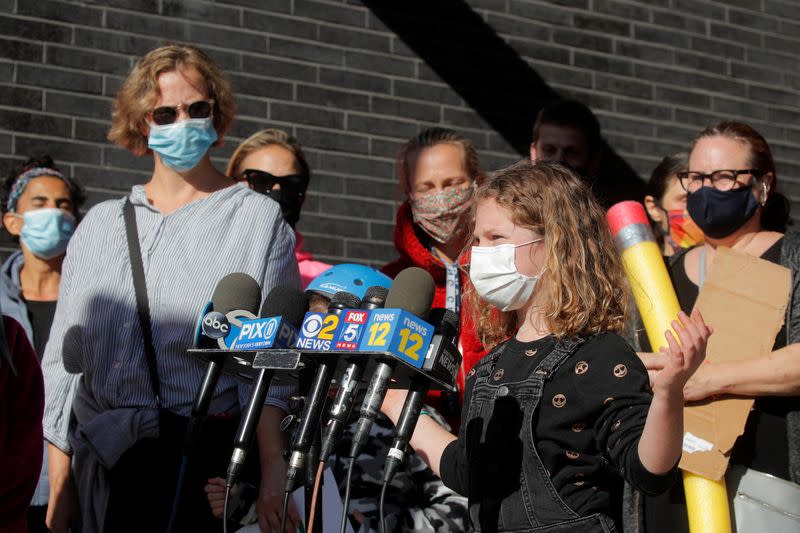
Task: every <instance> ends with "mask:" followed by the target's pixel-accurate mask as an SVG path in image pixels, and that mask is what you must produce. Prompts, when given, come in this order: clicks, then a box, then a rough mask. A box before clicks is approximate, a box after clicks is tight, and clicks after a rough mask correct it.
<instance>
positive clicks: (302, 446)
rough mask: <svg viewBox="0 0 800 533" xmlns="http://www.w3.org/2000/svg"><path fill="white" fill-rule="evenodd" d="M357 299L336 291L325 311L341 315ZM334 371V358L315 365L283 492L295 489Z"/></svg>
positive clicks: (353, 305) (317, 425) (356, 301)
mask: <svg viewBox="0 0 800 533" xmlns="http://www.w3.org/2000/svg"><path fill="white" fill-rule="evenodd" d="M360 305H361V300H360V299H359V298H358V297H357V296H354V295H352V294H350V293H349V292H344V291H340V292H337V293H336V294H334V295H333V298H332V299H331V303H330V304H329V305H328V314H329V315H335V316H341V315H342V312H343V311H344V310H345V309H358V307H359V306H360ZM334 370H336V361H333V360H324V359H323V360H321V361H320V362H319V363H318V364H317V368H316V371H315V373H314V377H313V379H312V380H311V385H310V387H309V391H308V394H307V395H306V404H305V406H304V407H303V414H302V416H301V418H300V427H298V428H297V433H296V434H295V440H294V445H293V446H292V454H291V456H290V457H289V469H288V470H287V472H286V491H287V492H291V491H293V490H294V489H295V479H296V477H297V474H298V472H300V470H302V468H303V465H304V464H305V457H306V454H307V453H308V450H309V449H310V448H311V444H312V442H313V441H314V438H315V436H316V434H317V433H316V430H317V428H318V427H319V421H320V416H321V415H322V408H323V406H324V405H325V399H326V398H327V396H328V389H329V388H330V386H331V379H332V378H333V371H334Z"/></svg>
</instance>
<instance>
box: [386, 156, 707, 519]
mask: <svg viewBox="0 0 800 533" xmlns="http://www.w3.org/2000/svg"><path fill="white" fill-rule="evenodd" d="M474 202H475V203H474V204H473V207H472V210H471V213H470V214H471V217H470V221H469V223H468V224H467V228H469V230H470V235H471V236H472V255H471V261H470V264H469V275H470V279H471V280H472V284H473V286H474V290H470V291H469V292H468V293H467V298H466V299H467V301H468V302H474V305H471V306H470V309H472V310H473V311H474V312H475V324H476V325H477V328H478V332H479V334H480V336H481V338H482V339H485V340H486V342H487V344H488V345H490V346H491V347H492V350H491V351H490V352H489V354H487V355H486V356H485V357H484V358H483V359H482V360H481V361H480V362H479V363H478V364H476V365H475V366H474V367H473V368H472V370H470V371H469V373H468V374H467V383H466V393H465V401H464V415H463V420H462V422H461V431H460V433H459V434H458V436H457V437H456V436H455V435H453V434H450V433H449V432H447V431H445V430H444V429H443V428H442V427H441V426H440V425H438V424H436V423H435V422H433V421H432V420H430V419H429V418H428V417H420V419H419V421H418V422H417V426H416V430H415V432H414V435H413V436H412V438H411V446H412V447H413V448H414V450H415V451H416V452H417V453H418V454H419V455H420V456H421V457H423V458H424V459H425V461H427V462H428V464H429V465H430V467H431V469H432V470H433V471H434V472H435V473H437V474H438V475H440V476H441V478H442V481H443V482H444V484H445V485H447V486H448V487H449V488H451V489H453V490H454V491H456V492H457V493H459V494H462V495H464V496H466V497H467V498H468V501H469V513H470V518H471V522H472V527H473V528H474V530H476V531H482V532H486V533H489V532H494V531H538V532H542V533H556V532H565V531H576V532H577V531H580V532H584V533H603V532H608V531H617V530H619V528H620V525H619V523H620V518H621V516H620V514H621V513H620V511H621V509H620V508H619V507H618V506H617V505H615V504H616V503H617V502H619V497H620V496H621V491H622V480H623V478H624V479H625V480H627V481H628V482H629V483H631V484H632V485H633V486H634V487H636V488H637V489H639V490H642V491H644V492H645V493H657V492H660V491H663V490H665V489H666V488H667V487H669V485H670V484H671V483H672V482H674V481H675V480H676V479H677V475H676V474H677V468H676V467H677V463H678V459H679V458H680V455H681V441H682V437H683V429H682V426H683V395H682V391H683V386H684V383H685V382H686V380H687V379H688V378H689V377H690V376H691V375H692V373H693V372H694V370H695V369H696V368H697V367H698V366H699V365H700V363H701V362H702V361H703V358H704V356H705V348H706V343H707V340H708V336H709V335H710V333H711V331H710V329H709V328H708V327H707V326H706V325H705V324H704V323H703V319H702V317H701V316H700V313H699V312H696V311H695V312H694V313H693V314H692V316H691V317H689V316H687V315H685V314H683V313H681V314H680V315H679V316H678V317H676V320H675V321H673V323H672V327H673V329H674V331H675V333H674V334H673V333H672V331H667V332H665V340H666V342H667V343H668V345H669V349H668V350H666V351H665V353H666V355H667V363H666V365H665V367H664V369H663V370H662V373H661V374H660V375H659V378H658V379H657V380H656V382H655V383H653V385H652V389H651V387H650V383H649V380H648V374H647V371H646V370H645V367H644V365H643V364H642V363H641V361H640V360H639V359H638V358H637V357H636V353H635V352H634V351H633V350H632V349H631V347H630V346H629V345H628V344H627V343H626V341H625V340H624V339H623V338H622V337H621V336H620V335H619V332H620V331H621V330H622V328H623V324H624V322H625V314H626V310H627V301H626V300H627V294H628V289H627V283H626V281H625V275H624V272H623V270H622V264H621V261H620V259H619V256H618V254H617V253H616V251H615V248H614V243H613V240H612V238H611V233H610V231H609V229H608V226H607V224H606V222H605V216H604V214H603V211H602V209H601V208H600V206H599V204H598V203H597V201H596V200H595V198H594V196H593V195H592V193H591V192H590V190H589V188H588V186H587V185H586V184H585V183H583V182H582V181H581V179H580V178H578V176H577V175H576V174H575V173H574V172H573V171H571V170H569V169H567V168H566V167H564V166H562V165H561V164H558V163H549V162H541V163H531V162H530V161H528V160H525V161H521V162H519V163H517V164H514V165H512V166H510V167H508V168H505V169H502V170H499V171H497V172H495V173H493V174H492V175H490V176H489V177H488V179H487V181H486V183H484V184H483V185H481V186H480V187H478V189H477V191H476V192H475V200H474ZM678 339H680V345H679V344H678ZM405 396H406V394H405V391H402V390H398V389H392V390H390V391H389V393H388V394H387V396H386V400H385V401H384V403H383V406H382V407H381V409H382V410H383V412H384V413H385V414H386V415H387V416H388V417H389V418H390V419H391V420H393V421H394V422H395V423H396V422H397V421H398V418H399V415H400V411H401V409H402V406H403V402H404V401H405ZM532 502H533V503H532Z"/></svg>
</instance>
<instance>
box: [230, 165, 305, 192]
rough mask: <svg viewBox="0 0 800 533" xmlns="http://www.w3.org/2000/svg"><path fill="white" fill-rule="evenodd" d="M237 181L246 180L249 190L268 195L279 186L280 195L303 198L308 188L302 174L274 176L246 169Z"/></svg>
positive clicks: (261, 171)
mask: <svg viewBox="0 0 800 533" xmlns="http://www.w3.org/2000/svg"><path fill="white" fill-rule="evenodd" d="M239 180H247V185H249V186H250V188H251V189H253V190H254V191H256V192H257V193H261V194H269V192H270V191H271V190H272V189H273V187H275V185H280V186H281V194H282V195H283V194H286V195H292V196H297V197H298V198H302V197H303V196H305V193H306V187H308V177H307V176H306V175H304V174H290V175H288V176H275V175H273V174H270V173H269V172H266V171H264V170H256V169H254V168H248V169H246V170H244V172H242V173H241V175H240V176H239Z"/></svg>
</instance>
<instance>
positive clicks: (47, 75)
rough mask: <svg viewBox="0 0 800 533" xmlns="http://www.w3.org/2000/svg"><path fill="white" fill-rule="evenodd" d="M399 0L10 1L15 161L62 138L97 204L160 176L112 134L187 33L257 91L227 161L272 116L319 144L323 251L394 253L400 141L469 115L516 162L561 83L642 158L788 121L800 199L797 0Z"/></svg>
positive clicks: (3, 121) (7, 47)
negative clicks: (700, 136) (134, 94)
mask: <svg viewBox="0 0 800 533" xmlns="http://www.w3.org/2000/svg"><path fill="white" fill-rule="evenodd" d="M388 3H391V2H388ZM381 4H384V5H381ZM385 4H387V2H386V1H385V0H384V1H383V2H380V1H379V0H375V1H372V0H363V2H359V1H355V0H353V1H333V0H330V1H322V0H321V1H308V0H218V1H215V2H207V1H200V0H196V1H188V0H186V1H180V0H102V1H101V0H97V1H92V0H87V1H82V2H71V1H58V0H52V1H50V0H0V172H2V174H3V175H6V174H7V173H8V171H9V169H10V168H11V167H12V166H13V165H15V164H17V163H18V162H20V161H21V160H22V159H23V158H24V157H25V156H26V155H27V154H28V153H30V152H33V151H42V150H46V151H49V152H50V153H51V154H52V155H53V156H54V157H55V158H56V159H57V160H58V162H59V163H60V164H61V166H62V167H63V168H64V169H65V170H67V171H68V172H69V173H70V174H72V175H73V176H75V177H76V178H77V179H78V180H79V181H80V182H81V183H83V185H85V187H86V188H87V190H88V193H89V195H88V196H89V200H90V203H96V202H98V201H102V200H104V199H107V198H113V197H119V196H120V195H121V194H122V193H123V191H125V190H127V189H128V188H130V186H131V185H132V184H134V183H141V182H143V181H144V180H146V179H147V177H148V169H149V168H150V162H149V161H147V160H144V159H139V158H135V157H133V156H131V155H130V154H128V153H126V152H124V151H122V150H120V149H118V148H115V147H113V146H111V145H109V144H108V143H107V142H106V141H105V132H106V130H107V127H108V123H109V110H110V104H111V99H112V97H113V95H114V93H115V91H116V90H117V88H118V87H119V85H120V83H121V80H122V78H123V77H124V76H125V74H126V73H127V71H128V69H129V68H130V67H131V65H132V64H133V62H134V61H135V59H136V58H137V57H138V56H140V55H141V54H143V53H145V52H146V51H147V50H149V49H151V48H153V47H155V46H157V45H159V44H161V43H163V42H165V41H168V40H177V41H187V42H191V43H195V44H197V45H199V46H201V47H203V48H204V49H206V50H207V51H208V52H209V53H210V54H211V55H212V56H213V57H214V58H216V59H217V60H218V61H219V62H220V63H221V64H222V65H223V66H224V68H225V69H226V70H227V71H228V72H229V73H230V76H231V79H232V80H233V82H234V85H235V87H236V89H237V91H238V96H239V106H240V115H239V118H238V120H237V122H236V125H235V127H234V128H233V130H232V132H231V134H230V135H229V137H228V138H227V142H226V144H225V146H224V147H222V148H220V149H218V150H216V152H215V154H214V155H215V161H216V162H217V163H218V165H219V166H220V167H224V165H225V161H226V158H227V157H228V156H229V155H230V153H231V152H232V150H233V148H234V147H235V145H236V143H237V142H238V141H239V140H241V139H242V138H244V137H246V136H247V135H249V134H250V133H251V132H253V131H254V130H256V129H258V128H263V127H268V126H274V127H280V128H284V129H287V130H290V131H291V132H292V133H294V134H295V135H296V136H297V137H298V138H299V139H300V140H301V142H303V143H304V145H305V146H306V147H307V152H308V155H309V157H310V160H311V165H312V167H313V169H314V181H313V183H312V185H311V191H310V195H309V199H308V202H307V206H306V208H305V212H304V215H303V219H302V220H301V223H300V229H301V230H302V231H303V232H304V233H305V234H306V237H307V242H308V247H309V248H310V249H311V250H313V251H316V252H317V254H318V255H319V257H321V258H323V259H328V260H332V261H342V260H353V261H364V262H371V263H375V264H378V263H382V262H384V261H386V260H388V259H391V258H392V257H393V256H394V253H393V247H392V243H391V236H392V225H393V219H394V213H395V208H396V200H397V189H396V186H395V175H394V161H393V156H394V153H395V152H396V150H397V148H398V147H399V145H400V144H401V143H402V142H403V141H404V140H405V139H406V138H407V137H409V136H411V135H413V134H415V133H416V132H417V131H419V130H421V129H423V128H425V127H428V126H432V125H438V124H441V125H447V126H452V127H455V128H457V129H459V130H460V131H462V132H464V133H465V134H466V135H467V136H469V137H470V138H471V139H472V140H473V141H474V142H475V143H476V145H477V146H478V147H479V148H480V153H481V156H482V158H483V162H484V166H485V167H486V168H487V169H493V168H497V167H499V166H501V165H504V164H506V163H508V162H511V161H513V160H514V159H516V158H518V157H520V155H521V154H522V153H523V152H524V147H525V144H526V143H527V139H525V138H524V137H525V135H527V129H529V127H530V117H532V116H533V114H535V112H536V110H537V109H538V108H539V107H540V106H541V105H542V102H543V100H544V99H545V98H550V97H552V96H553V95H554V94H556V93H558V94H563V95H570V96H574V97H577V98H580V99H582V100H584V101H585V102H587V103H588V104H590V105H591V106H592V107H593V108H594V110H595V111H596V112H597V114H598V116H599V117H600V120H601V123H602V125H603V128H604V135H605V138H606V140H607V142H608V144H609V146H610V148H611V149H612V150H613V151H614V152H616V154H617V155H619V156H620V157H621V158H622V160H624V163H627V165H629V166H630V168H632V169H633V171H635V172H636V173H638V174H639V175H640V176H646V175H647V174H648V173H649V171H650V170H651V168H652V167H653V165H654V164H655V163H656V161H657V160H658V159H659V158H660V157H661V156H662V155H664V154H666V153H669V152H672V151H675V150H677V149H680V148H683V147H685V146H686V145H687V143H688V142H689V140H690V139H691V137H692V136H693V135H694V134H695V133H696V132H697V131H699V129H700V128H701V127H703V126H705V125H707V124H709V123H711V122H715V121H718V120H720V119H723V118H739V119H742V120H745V121H747V122H749V123H751V124H753V125H754V126H755V127H756V128H757V129H759V130H760V131H761V132H762V133H763V134H764V135H765V136H766V137H767V138H768V140H769V141H770V143H771V145H772V147H773V149H774V151H775V154H776V157H777V158H778V164H779V166H778V169H779V175H780V179H781V183H782V187H783V190H784V192H786V193H788V194H789V196H790V197H791V198H792V200H793V202H794V203H795V204H797V203H798V202H800V147H798V144H800V74H799V73H798V72H799V71H800V56H798V55H797V49H798V47H800V2H797V1H796V0H719V1H712V0H641V1H636V0H470V1H469V2H467V3H462V2H460V1H458V0H429V1H428V2H421V1H404V2H394V5H395V7H393V8H386V6H385ZM391 9H395V11H391ZM487 31H488V32H489V33H490V34H496V36H498V37H499V38H500V39H497V40H496V41H495V40H492V39H488V40H487V39H486V38H485V36H486V35H487V33H486V32H487ZM454 41H455V42H454ZM426 42H427V43H430V46H428V47H427V48H426V45H425V44H423V45H422V48H421V47H420V43H426ZM503 47H506V48H505V49H504V48H503ZM487 49H488V50H487ZM436 50H444V51H447V53H448V54H449V56H448V57H445V58H444V61H442V59H443V58H441V57H439V58H435V57H433V55H435V53H436ZM509 53H510V54H511V55H513V56H515V57H514V58H512V59H513V61H512V60H509ZM496 58H502V60H498V61H496V64H493V62H492V61H493V60H494V59H496ZM448 65H452V66H455V67H456V68H460V69H463V72H465V73H467V74H468V75H467V76H464V77H462V78H458V76H455V77H454V76H453V72H452V70H453V69H448ZM487 66H488V67H489V68H487ZM517 74H519V75H520V76H521V77H524V78H525V79H527V80H529V81H530V80H535V82H536V84H538V85H536V87H538V89H537V91H536V92H532V93H531V94H530V97H529V98H528V99H527V100H526V99H525V98H524V94H519V91H517V92H516V93H515V92H514V90H513V89H514V85H515V84H514V79H515V76H517ZM504 76H505V77H504ZM465 79H466V81H465ZM454 80H456V81H454ZM476 91H478V92H476ZM476 94H477V95H478V96H476ZM487 95H488V96H487ZM487 99H488V100H492V99H493V100H494V104H496V105H494V104H493V103H492V102H491V101H487ZM508 100H510V101H511V102H510V103H509V102H508ZM476 102H478V103H476ZM506 123H507V124H509V125H513V127H512V126H509V128H505V124H506ZM3 242H4V243H5V244H3V245H2V249H3V250H6V251H7V250H8V249H10V248H11V247H12V246H13V244H12V243H10V241H9V240H8V239H7V236H6V239H5V240H4V241H3Z"/></svg>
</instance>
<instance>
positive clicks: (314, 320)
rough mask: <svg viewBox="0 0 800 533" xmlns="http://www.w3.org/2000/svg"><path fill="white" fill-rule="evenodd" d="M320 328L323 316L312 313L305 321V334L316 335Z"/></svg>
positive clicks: (307, 335)
mask: <svg viewBox="0 0 800 533" xmlns="http://www.w3.org/2000/svg"><path fill="white" fill-rule="evenodd" d="M320 329H322V318H321V317H319V316H317V315H311V316H309V317H308V318H307V319H306V321H305V322H303V335H304V336H305V337H316V336H317V333H319V330H320Z"/></svg>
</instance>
